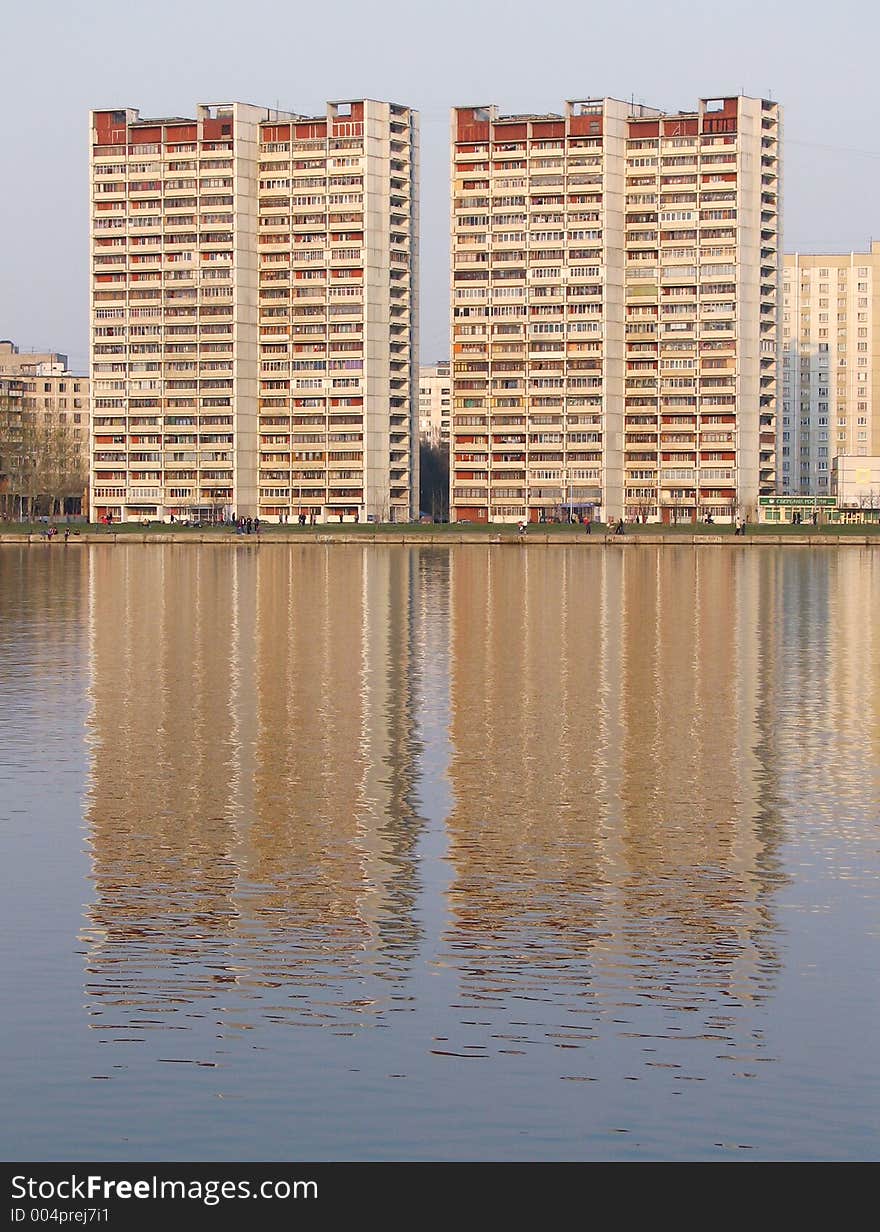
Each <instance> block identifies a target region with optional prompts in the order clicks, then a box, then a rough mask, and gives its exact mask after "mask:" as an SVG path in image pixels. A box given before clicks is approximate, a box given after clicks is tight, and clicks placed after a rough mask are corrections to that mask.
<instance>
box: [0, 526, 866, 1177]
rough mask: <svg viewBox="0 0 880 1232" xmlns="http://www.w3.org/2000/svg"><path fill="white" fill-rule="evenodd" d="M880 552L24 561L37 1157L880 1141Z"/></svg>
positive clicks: (20, 792)
mask: <svg viewBox="0 0 880 1232" xmlns="http://www.w3.org/2000/svg"><path fill="white" fill-rule="evenodd" d="M878 612H880V555H878V553H877V552H876V551H874V552H872V551H871V550H869V549H859V548H854V547H850V548H845V549H841V550H838V549H833V548H812V549H784V548H783V549H775V548H769V547H767V548H761V549H750V550H745V549H744V550H731V549H727V550H720V549H713V548H705V547H704V548H700V549H696V550H695V549H694V548H692V547H686V546H682V547H681V548H678V547H675V548H663V549H657V548H650V547H636V548H630V547H628V548H627V549H626V550H623V549H605V550H603V549H601V548H598V549H596V550H593V549H592V548H590V549H585V548H584V549H577V548H553V549H549V550H548V549H545V548H538V547H529V548H522V547H521V546H520V545H516V544H512V545H510V546H504V547H501V548H494V549H493V548H490V547H482V546H474V547H462V546H460V547H457V548H437V549H430V548H425V549H412V550H410V549H407V548H402V547H396V548H395V547H387V548H382V547H378V548H376V547H365V548H361V547H357V546H351V547H345V546H341V545H336V546H327V547H322V546H319V545H315V546H302V547H298V546H286V545H281V544H264V545H262V546H260V547H258V546H257V545H251V544H247V545H245V544H242V545H235V546H233V547H220V546H217V547H213V546H212V547H210V548H201V549H200V548H197V547H193V546H181V547H170V546H157V547H142V546H136V545H130V546H127V547H125V546H119V547H111V546H109V545H108V546H95V547H91V548H89V547H85V546H82V545H70V546H68V547H67V548H65V547H63V546H62V545H60V544H57V545H53V546H52V547H48V546H47V547H46V548H45V549H43V548H42V547H40V548H38V549H35V548H33V547H31V548H21V549H20V548H14V547H4V548H2V549H0V684H2V706H0V835H2V846H3V863H2V867H3V874H4V882H5V885H4V891H3V896H2V907H3V913H4V916H5V918H4V920H3V928H2V932H0V952H2V957H3V964H4V967H5V969H6V977H5V979H4V982H3V988H4V993H5V996H4V1003H5V1004H4V1018H5V1031H4V1035H3V1041H2V1044H0V1074H2V1081H3V1087H4V1091H5V1093H6V1094H5V1108H6V1114H5V1115H4V1117H3V1124H2V1129H0V1135H2V1143H0V1153H2V1155H3V1157H5V1158H8V1159H20V1158H32V1159H43V1160H48V1159H71V1160H72V1159H101V1158H104V1159H130V1160H138V1159H168V1160H171V1159H285V1158H286V1159H293V1160H295V1159H425V1158H427V1159H455V1158H463V1159H601V1158H661V1159H668V1158H689V1159H706V1158H752V1159H754V1158H798V1159H804V1158H807V1159H811V1158H828V1159H852V1158H873V1157H876V1155H877V1153H878V1148H877V1142H878V1128H880V1115H878V1108H880V1095H878V1090H880V1083H878V1078H880V1055H878V1049H877V1046H876V1045H877V1032H878V1021H880V1015H878V1009H880V997H878V988H880V983H878V976H877V971H878V958H880V948H878V940H880V894H878V874H880V843H878V835H880V825H878V823H880V618H878Z"/></svg>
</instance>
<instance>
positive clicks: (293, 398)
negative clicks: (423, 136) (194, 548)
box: [91, 102, 418, 520]
mask: <svg viewBox="0 0 880 1232" xmlns="http://www.w3.org/2000/svg"><path fill="white" fill-rule="evenodd" d="M91 129H92V132H91V136H92V158H91V196H92V233H91V258H92V345H91V351H92V409H93V419H92V497H93V499H92V508H93V509H94V511H95V514H96V516H98V517H100V516H101V515H102V514H104V513H110V514H112V515H113V516H114V517H115V518H117V519H119V518H121V519H132V520H140V519H141V518H144V517H167V516H171V515H175V516H178V517H198V518H207V519H212V518H218V517H222V516H225V515H227V514H230V513H232V512H235V513H237V514H239V515H253V514H257V513H260V515H261V516H264V517H265V516H269V517H276V518H278V517H281V516H282V515H286V514H289V513H290V512H291V510H292V509H294V508H299V507H301V506H305V507H306V508H308V509H309V510H313V511H314V512H315V513H316V515H317V517H318V519H319V520H324V519H325V518H328V517H331V516H334V517H335V516H345V515H346V514H348V515H349V516H361V515H366V516H371V515H372V516H375V517H385V518H388V517H395V516H396V517H399V518H400V517H408V516H409V510H410V505H411V501H412V500H413V499H414V498H413V496H412V493H413V491H415V492H417V490H418V483H417V480H415V481H414V478H413V463H412V459H411V453H412V442H413V441H414V438H415V431H414V427H413V422H414V421H413V416H414V410H413V407H414V404H415V398H414V388H413V383H414V379H415V378H414V375H413V369H412V364H411V362H410V357H411V354H412V349H413V347H414V346H415V344H416V324H415V312H416V308H415V285H414V284H415V259H414V252H415V246H416V194H415V177H416V174H417V154H416V151H417V141H416V122H415V117H414V116H413V114H412V113H411V112H409V111H408V109H406V108H398V107H392V106H389V105H388V104H382V103H372V102H359V103H335V104H330V105H329V107H328V110H327V115H326V116H324V117H320V118H315V119H311V118H305V117H298V116H293V115H291V114H289V113H286V112H285V113H281V112H276V111H271V110H268V109H266V108H261V107H255V106H250V105H248V104H243V103H229V104H220V105H216V106H214V105H212V106H199V107H197V109H196V116H195V118H194V119H188V118H183V117H168V118H164V119H141V118H140V116H139V113H138V112H137V111H134V110H131V109H128V110H117V111H95V112H93V113H92V117H91ZM337 246H338V247H337ZM328 348H329V349H328ZM294 489H295V490H294Z"/></svg>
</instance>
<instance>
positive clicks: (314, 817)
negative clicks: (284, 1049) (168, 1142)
mask: <svg viewBox="0 0 880 1232" xmlns="http://www.w3.org/2000/svg"><path fill="white" fill-rule="evenodd" d="M343 552H344V556H343V554H342V553H343ZM330 553H331V549H328V550H327V553H326V554H325V553H324V552H322V551H321V550H320V549H317V548H315V547H312V548H310V549H307V550H304V549H297V548H288V547H286V546H281V545H264V546H262V547H261V548H260V549H257V548H255V547H252V546H250V545H248V546H244V545H242V547H241V548H233V549H226V548H221V547H217V548H216V549H212V550H210V551H204V550H202V551H194V552H192V553H188V552H186V553H179V552H177V551H174V550H169V549H167V548H161V549H157V550H155V551H149V550H144V549H142V548H133V549H115V550H113V551H107V552H99V551H95V552H94V553H93V576H92V579H91V613H90V631H91V639H92V670H93V679H92V689H91V701H92V710H91V717H90V721H89V742H90V753H91V776H90V786H89V794H88V806H87V821H88V825H89V832H90V840H91V847H92V859H93V876H94V882H95V899H94V902H93V903H92V904H91V905H90V906H89V908H88V915H89V921H88V928H87V930H86V939H87V941H88V944H89V949H88V959H87V966H88V970H89V975H88V992H89V994H90V1003H89V1004H90V1011H91V1013H92V1014H93V1015H95V1016H96V1018H100V1017H101V1014H102V1010H103V1009H104V1008H105V1007H106V1008H107V1009H108V1010H109V1006H110V1005H112V1006H113V1013H112V1014H111V1015H110V1016H111V1017H112V1018H113V1021H114V1024H115V1025H117V1026H118V1025H119V1015H120V1012H122V1013H123V1014H124V1015H125V1017H126V1025H128V1026H129V1027H133V1028H135V1029H137V1027H138V1025H139V1024H142V1023H143V1022H147V1023H152V1025H153V1026H155V1025H157V1023H158V1024H160V1025H171V1022H172V1020H176V1019H175V1015H177V1014H178V1012H179V1011H182V1010H183V1011H184V1012H185V1011H186V1007H188V1008H189V1009H192V1008H193V1007H196V1003H198V1002H199V1001H207V1002H208V1003H209V1004H210V1008H211V1012H212V1013H216V1014H218V1015H219V1018H220V1019H221V1020H222V1021H223V1022H224V1023H226V1022H229V1023H239V1024H241V1023H242V1022H245V1023H246V1022H248V1021H252V1020H254V1019H255V1018H259V1017H263V1018H265V1019H266V1020H269V1019H271V1020H272V1021H281V1022H309V1023H313V1024H315V1023H317V1024H320V1025H332V1024H334V1023H337V1022H338V1021H339V1020H340V1017H342V1016H345V1015H350V1014H351V1013H352V1012H362V1011H364V1010H370V1012H376V1009H377V1007H378V1008H381V1001H382V996H383V995H384V994H382V993H381V992H378V991H376V990H375V989H372V990H371V988H370V986H369V977H370V976H371V975H373V974H376V975H388V974H391V975H396V976H401V977H402V976H403V975H404V974H405V972H406V969H407V965H408V963H409V962H410V961H411V958H412V954H413V952H414V949H415V946H416V944H417V940H418V926H417V924H416V922H415V914H414V904H415V900H416V898H417V895H418V877H417V872H416V864H415V858H414V845H415V842H416V840H417V837H418V832H419V827H420V821H419V818H418V816H417V813H416V811H415V808H414V806H413V803H412V800H413V779H414V775H415V749H414V745H413V741H412V734H411V733H412V716H411V694H410V693H409V691H408V686H407V680H408V676H409V672H410V664H409V662H408V653H409V646H410V645H411V641H412V631H411V620H412V603H411V598H412V596H411V587H412V576H413V572H412V561H411V558H410V557H409V556H408V555H405V554H402V553H398V554H391V553H389V554H387V555H385V554H382V553H377V552H373V553H369V554H367V553H364V552H363V551H362V550H361V549H358V548H355V549H352V550H351V551H350V552H349V551H348V550H346V549H342V550H340V549H339V548H334V549H332V559H331V555H330ZM365 980H366V984H365ZM162 1015H167V1016H170V1017H165V1018H163V1017H162ZM95 1025H100V1022H96V1023H95Z"/></svg>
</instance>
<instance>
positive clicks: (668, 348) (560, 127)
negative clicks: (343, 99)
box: [451, 97, 780, 522]
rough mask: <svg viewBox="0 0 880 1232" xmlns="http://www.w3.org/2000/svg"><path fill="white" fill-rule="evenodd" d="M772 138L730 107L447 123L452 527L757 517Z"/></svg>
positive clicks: (772, 344)
mask: <svg viewBox="0 0 880 1232" xmlns="http://www.w3.org/2000/svg"><path fill="white" fill-rule="evenodd" d="M779 141H780V117H779V108H778V106H777V104H776V103H773V102H770V101H767V100H761V99H751V98H745V97H733V98H718V99H704V100H702V101H701V102H700V104H699V106H698V108H697V109H696V110H695V111H693V112H687V113H680V114H676V115H669V114H665V113H662V112H660V111H658V110H655V109H653V108H648V107H645V106H642V105H639V106H633V105H631V104H628V103H624V102H619V101H617V100H615V99H608V98H606V99H591V100H586V101H581V102H569V103H567V104H566V108H565V112H564V114H562V115H515V116H501V115H499V114H498V112H497V110H496V108H494V107H486V108H475V107H467V108H456V109H455V110H454V111H453V116H452V177H453V194H452V196H453V200H452V323H451V332H452V348H453V430H452V436H453V448H452V466H451V509H452V517H453V519H458V520H464V519H469V520H475V521H503V520H513V519H517V518H521V517H527V518H529V519H530V520H532V521H537V520H541V519H547V518H555V517H563V518H565V517H569V516H571V515H573V514H575V513H577V514H578V515H582V516H587V517H599V518H619V517H628V518H647V519H648V520H650V521H663V522H675V521H695V520H697V519H698V518H701V517H705V516H706V515H708V514H711V515H712V516H713V517H714V518H715V519H717V520H726V519H731V518H733V517H735V516H737V515H738V514H743V515H749V514H752V515H754V513H755V512H756V508H757V503H758V497H759V495H762V494H766V493H771V492H773V491H774V490H775V415H776V367H777V356H776V345H777V305H778V283H779V208H780V203H779V192H780V187H779V173H780V161H779V159H780V156H779Z"/></svg>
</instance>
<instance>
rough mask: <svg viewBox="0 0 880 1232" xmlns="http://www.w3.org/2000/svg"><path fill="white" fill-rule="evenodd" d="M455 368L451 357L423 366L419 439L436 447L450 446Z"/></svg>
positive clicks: (433, 447)
mask: <svg viewBox="0 0 880 1232" xmlns="http://www.w3.org/2000/svg"><path fill="white" fill-rule="evenodd" d="M451 414H452V368H451V365H450V363H449V361H448V360H441V361H438V362H437V363H435V364H422V366H421V368H420V369H419V438H420V440H422V441H423V442H424V443H425V444H427V445H430V446H431V448H432V449H443V450H448V449H449V421H450V417H451Z"/></svg>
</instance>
